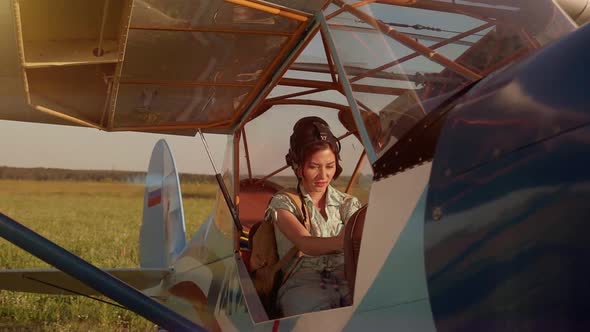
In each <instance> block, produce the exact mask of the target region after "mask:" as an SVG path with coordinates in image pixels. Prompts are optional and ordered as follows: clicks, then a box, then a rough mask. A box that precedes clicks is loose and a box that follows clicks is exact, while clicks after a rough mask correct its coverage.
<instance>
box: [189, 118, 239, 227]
mask: <svg viewBox="0 0 590 332" xmlns="http://www.w3.org/2000/svg"><path fill="white" fill-rule="evenodd" d="M199 135H201V140H202V141H203V145H204V146H205V151H207V156H209V160H210V161H211V166H213V172H215V178H216V179H217V183H218V184H219V188H220V189H221V193H222V194H223V198H224V199H225V203H226V204H227V208H228V209H229V212H230V214H231V217H232V219H233V220H234V225H235V226H236V230H237V231H238V235H239V236H240V237H241V236H244V230H243V228H242V223H241V222H240V217H239V216H238V210H237V209H236V205H235V204H234V202H233V201H232V199H231V197H230V196H229V192H228V191H227V187H226V186H225V182H223V177H222V176H221V174H219V172H218V171H217V168H216V167H215V162H214V161H213V157H211V152H210V151H209V145H208V144H207V141H206V140H205V135H203V132H202V131H201V129H200V128H199Z"/></svg>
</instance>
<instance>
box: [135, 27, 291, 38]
mask: <svg viewBox="0 0 590 332" xmlns="http://www.w3.org/2000/svg"><path fill="white" fill-rule="evenodd" d="M129 30H147V31H171V32H207V33H230V34H247V35H265V36H285V37H291V36H293V34H294V33H295V32H289V31H265V30H244V29H241V30H239V29H229V28H225V29H224V28H211V27H196V26H195V27H187V28H184V27H163V26H162V27H158V26H142V25H133V26H130V27H129Z"/></svg>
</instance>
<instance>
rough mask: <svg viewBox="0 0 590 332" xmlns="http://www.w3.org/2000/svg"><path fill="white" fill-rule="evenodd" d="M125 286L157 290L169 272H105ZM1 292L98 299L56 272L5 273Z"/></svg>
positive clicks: (91, 291)
mask: <svg viewBox="0 0 590 332" xmlns="http://www.w3.org/2000/svg"><path fill="white" fill-rule="evenodd" d="M103 270H104V271H105V272H108V273H110V274H112V275H113V276H115V277H117V278H119V279H120V280H122V281H123V282H125V283H127V284H129V285H130V286H133V287H135V288H137V289H139V290H142V289H146V288H150V287H153V286H156V285H157V284H158V283H159V282H160V281H161V280H162V279H163V278H164V277H165V276H166V275H167V274H168V273H170V270H169V269H147V268H141V269H136V268H130V269H125V268H122V269H103ZM0 289H1V290H8V291H16V292H29V293H43V294H61V295H74V294H83V295H98V294H99V293H98V292H97V291H95V290H94V289H92V288H90V287H88V286H86V285H84V284H83V283H81V282H80V281H78V280H77V279H75V278H72V277H70V276H69V275H67V274H65V273H63V272H61V271H59V270H56V269H42V270H40V269H39V270H5V271H0Z"/></svg>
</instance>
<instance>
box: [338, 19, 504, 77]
mask: <svg viewBox="0 0 590 332" xmlns="http://www.w3.org/2000/svg"><path fill="white" fill-rule="evenodd" d="M494 25H495V24H494V23H486V24H483V25H480V26H479V27H477V28H473V29H471V30H469V31H465V32H463V33H460V34H458V35H456V36H453V37H451V38H449V39H447V40H444V41H441V42H439V43H436V44H434V45H432V46H430V48H431V49H433V50H436V49H438V48H441V47H443V46H446V45H448V44H450V43H452V42H455V41H457V40H461V39H463V38H465V37H468V36H471V35H472V34H474V33H477V32H479V31H482V30H485V29H487V28H490V27H492V26H494ZM420 55H421V54H420V53H419V52H414V53H412V54H408V55H406V56H404V57H401V58H399V59H396V60H394V61H392V62H389V63H386V64H384V65H382V66H379V67H377V68H373V69H371V70H368V71H367V72H366V73H364V74H362V75H358V76H356V77H353V78H352V79H350V82H356V81H358V80H360V79H363V78H365V77H367V76H370V75H372V74H375V73H378V72H380V71H383V70H385V69H387V68H390V67H393V66H397V65H399V64H400V63H403V62H405V61H408V60H411V59H414V58H415V57H417V56H420Z"/></svg>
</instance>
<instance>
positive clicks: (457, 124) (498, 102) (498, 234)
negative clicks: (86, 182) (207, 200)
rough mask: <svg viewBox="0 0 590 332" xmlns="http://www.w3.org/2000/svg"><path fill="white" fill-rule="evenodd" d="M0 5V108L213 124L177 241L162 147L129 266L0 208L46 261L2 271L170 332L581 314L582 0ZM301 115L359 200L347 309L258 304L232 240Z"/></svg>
mask: <svg viewBox="0 0 590 332" xmlns="http://www.w3.org/2000/svg"><path fill="white" fill-rule="evenodd" d="M0 15H2V19H1V21H2V22H4V24H3V26H2V28H1V29H0V33H1V34H2V40H5V47H4V49H3V50H2V53H1V56H0V61H1V64H2V66H1V68H3V70H2V72H1V74H0V79H1V80H2V82H3V84H1V85H0V86H1V87H0V89H1V91H2V93H0V96H1V97H0V98H2V104H1V106H0V118H1V119H4V120H12V121H26V122H38V123H49V124H56V125H70V126H81V127H90V128H95V129H99V130H104V131H108V132H114V131H139V132H147V133H165V134H175V135H187V136H196V135H197V134H198V135H199V136H201V138H202V139H203V140H204V142H205V144H206V140H205V139H204V135H203V134H204V133H205V134H218V135H225V136H226V137H227V149H226V151H225V152H224V153H225V156H226V159H225V162H224V164H223V166H222V167H221V168H220V169H219V170H217V169H216V167H215V166H214V171H215V173H216V179H217V181H218V183H219V191H218V194H217V202H216V207H215V209H214V211H213V213H212V214H211V215H210V216H209V217H208V218H207V220H205V221H204V223H203V225H202V226H201V228H200V229H199V230H198V231H197V233H196V234H194V235H193V236H192V239H191V240H190V241H189V242H188V243H186V242H185V241H184V238H185V230H184V217H183V211H182V205H181V204H180V202H181V200H180V197H181V194H180V192H179V189H178V177H177V174H176V170H175V166H174V159H173V157H172V155H171V153H170V151H169V149H168V147H167V145H166V144H165V143H164V142H159V143H158V144H157V145H156V147H155V148H154V153H153V155H152V159H151V162H150V167H149V172H148V175H147V177H146V190H145V198H144V220H143V224H142V229H141V240H140V249H141V259H140V268H138V269H126V270H116V269H114V270H113V269H110V270H101V269H98V268H96V267H94V266H92V265H90V264H89V263H87V262H85V261H83V260H81V259H80V258H78V257H76V256H74V255H72V254H70V253H69V252H67V250H65V249H64V248H61V247H58V246H57V245H55V244H53V243H51V242H50V241H49V240H47V239H45V238H43V237H41V236H40V235H38V234H36V233H34V232H32V231H30V230H28V229H27V228H25V227H24V226H22V225H20V224H19V223H18V222H16V221H15V220H12V219H11V218H10V217H8V216H6V215H4V214H0V236H2V237H4V238H5V239H6V240H8V241H11V242H13V243H15V244H16V245H18V246H20V247H22V248H23V249H25V250H27V251H29V252H31V253H32V254H33V255H35V256H37V257H40V258H41V259H43V260H45V261H46V262H49V263H50V264H52V265H54V266H55V267H57V268H58V269H59V270H60V271H58V270H44V271H23V270H16V271H2V273H0V288H2V289H8V290H13V291H32V292H47V293H63V294H71V293H72V292H77V293H79V294H85V295H86V294H97V293H100V294H103V295H105V296H107V297H109V298H111V299H113V300H114V301H116V302H118V303H120V304H121V305H122V306H124V307H126V308H128V309H129V310H132V311H134V312H136V313H138V314H140V315H142V316H144V317H145V318H147V319H149V320H151V321H153V322H154V323H156V324H158V325H159V326H161V327H162V328H164V329H166V330H171V331H183V330H203V329H206V330H212V331H219V330H223V331H235V330H239V331H242V330H252V331H287V330H289V331H291V330H293V331H307V330H325V331H340V330H348V331H351V330H352V331H356V330H361V329H365V330H395V331H473V330H477V331H497V330H519V331H521V330H524V331H528V330H535V331H536V330H567V331H574V330H575V331H577V330H588V329H589V328H590V319H589V318H587V312H588V309H589V307H588V304H587V299H588V298H589V295H590V288H589V287H588V283H587V282H586V278H585V277H586V276H587V275H588V273H589V272H590V271H589V270H590V268H589V267H588V266H589V265H588V258H590V247H589V245H588V243H589V242H588V241H587V236H586V233H588V230H589V229H588V226H587V220H588V216H590V210H589V208H588V204H587V199H588V197H589V194H590V186H589V183H590V182H589V181H590V172H588V169H589V168H588V165H590V160H589V158H590V157H589V156H590V154H589V153H588V151H589V147H590V146H589V144H590V143H589V142H590V139H589V137H590V115H588V110H589V109H590V107H589V106H590V101H589V98H587V93H586V87H585V83H584V82H585V79H586V76H587V75H586V73H585V70H584V68H586V66H587V65H588V64H589V63H590V57H589V54H590V53H589V52H588V47H587V45H590V26H589V25H584V23H586V22H587V20H588V18H589V17H590V1H588V0H559V1H557V0H556V1H553V0H535V1H532V0H531V1H528V0H512V1H508V0H477V1H476V0H473V1H472V0H463V1H459V0H457V1H455V0H359V1H354V0H347V1H344V0H332V1H306V0H275V1H259V0H226V1H222V0H212V1H207V2H203V1H200V2H197V1H189V0H186V1H174V2H169V1H158V0H127V1H119V2H111V1H109V0H105V1H102V2H94V1H88V2H80V1H77V0H62V1H59V2H56V1H55V0H51V1H49V0H38V1H25V0H13V1H4V2H3V3H2V7H1V8H0ZM306 115H318V116H321V117H322V118H324V119H326V121H328V122H329V124H330V126H331V127H332V128H333V129H334V131H335V132H338V135H339V137H340V139H341V142H342V144H343V152H342V159H343V163H344V164H345V165H352V167H348V170H349V171H350V170H351V172H350V174H349V176H348V177H347V178H348V181H347V183H343V184H342V187H343V188H345V189H343V190H345V191H346V192H349V193H354V194H355V195H357V196H359V198H361V200H362V201H363V203H365V208H364V212H363V213H359V214H358V215H357V216H356V217H355V218H356V219H355V220H354V222H350V221H349V222H347V223H346V227H345V232H346V234H347V238H346V241H345V248H344V254H345V258H346V269H347V279H348V282H349V284H350V285H351V289H353V292H352V293H353V304H352V305H351V306H346V307H341V308H337V309H331V310H324V311H317V312H310V313H305V314H302V315H297V316H290V317H273V316H269V314H268V312H267V311H266V310H265V308H264V307H263V305H262V303H261V301H260V299H259V297H258V295H257V293H256V291H255V289H254V286H253V282H252V278H251V276H250V271H249V266H248V264H249V261H248V257H249V252H248V248H247V241H248V240H247V237H246V236H243V235H247V233H248V230H249V228H250V227H251V226H252V225H253V224H254V223H256V222H257V221H260V220H261V219H262V218H263V213H264V209H265V207H266V204H267V202H268V199H269V198H270V197H271V196H272V195H273V194H274V193H276V192H277V191H278V190H279V189H280V188H282V187H286V186H292V185H293V184H294V183H293V179H292V178H289V177H288V176H287V177H286V178H285V177H284V176H283V177H282V176H278V174H288V173H289V170H288V167H287V166H286V165H284V161H283V160H284V157H283V156H284V154H285V153H286V151H287V148H288V142H287V141H288V138H287V136H288V135H289V134H288V133H289V130H290V128H292V125H293V123H294V122H295V121H296V120H297V119H299V118H301V117H303V116H306ZM206 146H207V145H206ZM208 153H209V154H210V152H209V151H208ZM366 169H369V171H370V174H371V180H370V181H366V177H364V176H362V174H361V173H362V171H363V170H366ZM281 172H285V173H281ZM365 174H366V173H365ZM148 221H149V222H148ZM113 276H115V277H116V278H115V277H113ZM121 280H123V281H121Z"/></svg>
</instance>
